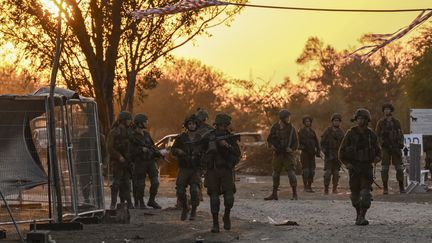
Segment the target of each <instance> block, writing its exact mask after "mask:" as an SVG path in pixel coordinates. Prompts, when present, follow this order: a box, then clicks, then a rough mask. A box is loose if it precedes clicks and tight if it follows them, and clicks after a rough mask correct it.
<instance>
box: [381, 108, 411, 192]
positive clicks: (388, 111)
mask: <svg viewBox="0 0 432 243" xmlns="http://www.w3.org/2000/svg"><path fill="white" fill-rule="evenodd" d="M382 111H383V113H384V117H383V118H381V119H380V120H379V121H378V123H377V127H376V133H377V135H378V141H379V142H380V144H381V148H382V162H381V165H382V168H381V179H382V181H383V187H384V190H383V194H388V180H389V169H390V164H393V166H394V168H395V170H396V179H397V181H398V183H399V191H400V193H405V187H404V182H403V180H404V178H403V177H404V176H403V170H404V167H403V162H402V149H403V147H404V137H403V132H402V128H401V124H400V121H399V120H398V119H396V118H394V117H393V112H394V107H393V105H392V104H391V103H385V104H384V105H383V106H382Z"/></svg>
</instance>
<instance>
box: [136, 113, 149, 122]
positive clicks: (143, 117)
mask: <svg viewBox="0 0 432 243" xmlns="http://www.w3.org/2000/svg"><path fill="white" fill-rule="evenodd" d="M147 121H148V117H147V116H146V115H144V114H137V115H136V116H135V118H134V123H135V124H138V123H144V122H147Z"/></svg>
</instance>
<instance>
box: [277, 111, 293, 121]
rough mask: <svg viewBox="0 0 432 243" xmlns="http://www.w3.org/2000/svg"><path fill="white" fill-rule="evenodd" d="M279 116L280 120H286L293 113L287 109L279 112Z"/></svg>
mask: <svg viewBox="0 0 432 243" xmlns="http://www.w3.org/2000/svg"><path fill="white" fill-rule="evenodd" d="M278 115H279V119H281V120H284V119H286V118H288V117H289V116H290V115H291V112H289V111H288V110H287V109H282V110H280V111H279V114H278Z"/></svg>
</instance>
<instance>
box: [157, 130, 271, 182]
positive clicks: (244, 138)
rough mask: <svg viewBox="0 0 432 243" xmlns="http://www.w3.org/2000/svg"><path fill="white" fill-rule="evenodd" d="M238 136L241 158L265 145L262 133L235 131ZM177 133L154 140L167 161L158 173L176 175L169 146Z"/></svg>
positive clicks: (175, 162)
mask: <svg viewBox="0 0 432 243" xmlns="http://www.w3.org/2000/svg"><path fill="white" fill-rule="evenodd" d="M235 134H236V135H239V136H240V141H239V146H240V149H241V151H242V158H241V160H246V159H247V157H248V155H249V154H250V153H251V152H253V151H254V149H255V148H257V147H261V146H266V142H265V140H264V138H263V135H262V134H261V133H260V132H239V133H235ZM178 135H179V134H169V135H166V136H164V137H163V138H162V139H160V140H159V141H157V142H156V144H155V146H156V148H157V149H158V150H159V151H160V152H161V154H163V155H164V156H165V157H166V160H167V161H168V162H169V163H166V164H165V165H163V166H161V168H160V173H161V174H162V175H168V176H170V177H175V176H176V175H177V170H178V167H177V160H176V158H175V157H174V156H173V155H172V154H171V147H172V146H173V144H174V141H175V139H176V138H177V136H178Z"/></svg>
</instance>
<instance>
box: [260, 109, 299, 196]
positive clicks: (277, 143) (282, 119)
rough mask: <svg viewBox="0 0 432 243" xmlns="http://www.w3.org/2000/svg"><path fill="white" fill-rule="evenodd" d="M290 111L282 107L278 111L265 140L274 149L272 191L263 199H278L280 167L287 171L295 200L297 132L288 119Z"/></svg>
mask: <svg viewBox="0 0 432 243" xmlns="http://www.w3.org/2000/svg"><path fill="white" fill-rule="evenodd" d="M290 116H291V113H290V112H289V111H288V110H286V109H282V110H281V111H279V121H278V122H277V123H275V124H274V125H273V126H272V127H271V129H270V134H269V136H268V137H267V142H268V144H269V145H270V147H271V148H273V150H274V154H273V162H272V164H273V175H272V177H273V192H272V194H271V195H270V196H268V197H266V198H264V200H278V188H279V184H280V174H281V172H282V169H283V168H285V170H286V171H287V172H288V178H289V181H290V185H291V187H292V193H293V195H292V200H297V199H298V197H297V178H296V174H295V164H296V161H295V158H294V151H296V150H297V148H298V139H297V132H296V129H295V128H294V126H293V125H292V124H291V121H290Z"/></svg>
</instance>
